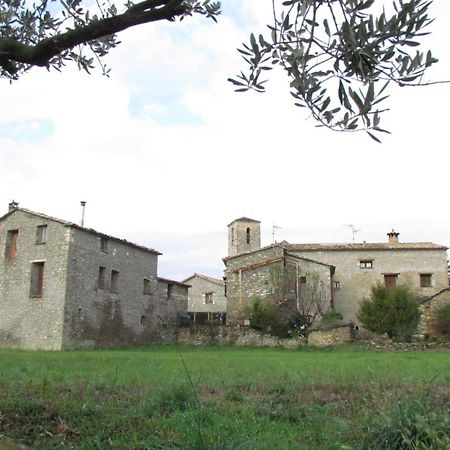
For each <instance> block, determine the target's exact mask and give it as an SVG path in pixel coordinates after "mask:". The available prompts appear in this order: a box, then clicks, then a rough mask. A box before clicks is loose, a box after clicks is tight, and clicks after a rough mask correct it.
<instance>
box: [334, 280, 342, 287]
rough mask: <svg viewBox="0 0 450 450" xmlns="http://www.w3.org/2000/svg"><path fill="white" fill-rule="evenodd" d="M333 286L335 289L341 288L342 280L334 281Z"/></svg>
mask: <svg viewBox="0 0 450 450" xmlns="http://www.w3.org/2000/svg"><path fill="white" fill-rule="evenodd" d="M333 287H334V289H340V288H341V282H340V281H333Z"/></svg>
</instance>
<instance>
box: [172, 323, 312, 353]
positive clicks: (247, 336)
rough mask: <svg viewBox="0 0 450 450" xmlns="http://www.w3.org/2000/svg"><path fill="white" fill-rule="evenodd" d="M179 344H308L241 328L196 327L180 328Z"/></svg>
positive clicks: (259, 345) (293, 345)
mask: <svg viewBox="0 0 450 450" xmlns="http://www.w3.org/2000/svg"><path fill="white" fill-rule="evenodd" d="M178 342H179V343H181V344H185V345H207V344H215V345H236V346H238V347H247V346H248V347H283V348H298V347H301V346H304V345H305V344H306V339H305V338H293V339H281V338H277V337H275V336H269V335H265V334H262V333H260V332H259V331H256V330H253V329H252V328H249V327H240V326H218V325H213V326H208V325H204V326H196V327H189V328H180V329H179V330H178Z"/></svg>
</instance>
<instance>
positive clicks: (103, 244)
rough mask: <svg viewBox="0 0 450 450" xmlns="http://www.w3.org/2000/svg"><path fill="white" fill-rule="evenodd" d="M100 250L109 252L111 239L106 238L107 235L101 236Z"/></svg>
mask: <svg viewBox="0 0 450 450" xmlns="http://www.w3.org/2000/svg"><path fill="white" fill-rule="evenodd" d="M100 250H101V251H102V252H106V253H108V250H109V240H108V238H105V237H102V238H100Z"/></svg>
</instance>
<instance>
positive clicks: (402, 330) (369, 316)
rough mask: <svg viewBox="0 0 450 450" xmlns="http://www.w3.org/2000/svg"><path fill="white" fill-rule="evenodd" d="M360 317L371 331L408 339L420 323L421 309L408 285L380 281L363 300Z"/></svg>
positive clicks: (359, 312)
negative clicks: (391, 285)
mask: <svg viewBox="0 0 450 450" xmlns="http://www.w3.org/2000/svg"><path fill="white" fill-rule="evenodd" d="M357 317H358V320H359V321H360V322H361V323H362V324H363V326H364V327H365V328H367V329H368V330H369V331H373V332H375V333H387V335H388V336H389V337H391V338H392V337H400V338H402V339H405V340H409V339H410V338H411V335H413V334H414V333H415V332H416V330H417V326H418V325H419V321H420V310H419V305H418V303H417V302H416V300H415V299H414V297H413V295H412V293H411V291H410V290H409V288H408V287H407V286H396V287H390V288H388V287H386V286H383V285H382V284H377V285H375V286H373V287H372V292H371V297H370V299H366V300H363V302H362V303H361V305H360V308H359V311H358V314H357Z"/></svg>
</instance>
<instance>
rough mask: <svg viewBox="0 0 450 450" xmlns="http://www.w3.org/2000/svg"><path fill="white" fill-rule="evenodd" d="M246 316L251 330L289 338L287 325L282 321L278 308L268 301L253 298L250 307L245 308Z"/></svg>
mask: <svg viewBox="0 0 450 450" xmlns="http://www.w3.org/2000/svg"><path fill="white" fill-rule="evenodd" d="M246 314H247V315H248V316H249V317H250V326H251V327H252V328H254V329H256V330H260V331H262V332H264V333H268V334H271V335H274V336H278V337H288V336H289V330H290V327H289V323H288V322H286V321H285V320H283V318H282V317H281V316H280V311H279V308H278V307H277V305H276V304H275V303H274V302H272V301H271V300H270V299H262V298H260V297H255V298H254V300H253V303H252V305H251V306H250V307H249V308H246Z"/></svg>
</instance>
